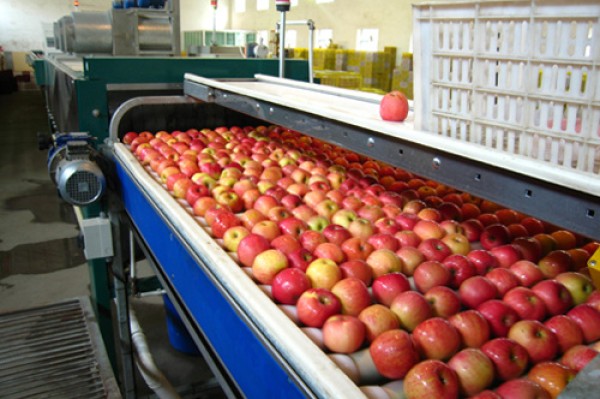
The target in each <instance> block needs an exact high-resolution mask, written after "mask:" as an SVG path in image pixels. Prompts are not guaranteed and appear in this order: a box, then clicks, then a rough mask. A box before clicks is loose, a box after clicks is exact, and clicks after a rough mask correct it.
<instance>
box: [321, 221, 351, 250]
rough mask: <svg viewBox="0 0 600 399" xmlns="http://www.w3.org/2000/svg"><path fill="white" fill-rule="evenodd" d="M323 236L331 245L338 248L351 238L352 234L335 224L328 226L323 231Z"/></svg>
mask: <svg viewBox="0 0 600 399" xmlns="http://www.w3.org/2000/svg"><path fill="white" fill-rule="evenodd" d="M322 234H323V236H325V238H326V239H327V241H329V242H330V243H332V244H335V245H337V246H338V247H339V246H341V245H342V244H343V242H344V241H346V240H347V239H349V238H351V237H352V234H350V232H349V231H348V229H346V228H345V227H342V226H340V225H337V224H330V225H328V226H327V227H325V228H324V229H323V232H322Z"/></svg>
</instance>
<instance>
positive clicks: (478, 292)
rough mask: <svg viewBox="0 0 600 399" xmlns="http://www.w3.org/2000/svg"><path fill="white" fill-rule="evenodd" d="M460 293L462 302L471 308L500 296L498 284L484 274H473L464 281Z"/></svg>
mask: <svg viewBox="0 0 600 399" xmlns="http://www.w3.org/2000/svg"><path fill="white" fill-rule="evenodd" d="M458 293H459V295H460V299H461V301H462V303H463V304H464V305H465V306H467V307H469V308H471V309H476V308H477V307H478V306H479V305H481V304H482V303H484V302H485V301H487V300H490V299H494V298H497V297H498V289H497V288H496V286H495V285H494V284H493V283H492V282H491V281H490V280H488V279H487V278H485V277H483V276H473V277H469V278H468V279H466V280H465V281H463V283H462V284H461V285H460V287H459V289H458Z"/></svg>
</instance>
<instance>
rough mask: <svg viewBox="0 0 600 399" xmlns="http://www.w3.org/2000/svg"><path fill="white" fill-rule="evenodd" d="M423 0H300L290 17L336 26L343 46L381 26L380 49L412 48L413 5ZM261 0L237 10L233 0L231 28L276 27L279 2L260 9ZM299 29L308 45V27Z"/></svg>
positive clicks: (350, 46)
mask: <svg viewBox="0 0 600 399" xmlns="http://www.w3.org/2000/svg"><path fill="white" fill-rule="evenodd" d="M422 1H423V0H393V1H390V0H335V1H334V2H332V3H323V4H316V1H315V0H298V5H297V6H292V8H291V10H290V11H289V12H288V13H287V16H286V18H287V19H288V20H305V19H312V20H313V21H314V22H315V27H316V29H332V30H333V42H334V43H335V44H337V45H339V46H341V47H342V48H346V49H354V48H356V32H357V30H358V29H371V28H377V29H379V40H378V50H383V47H384V46H394V47H397V48H398V51H399V52H401V51H408V50H409V43H410V37H411V33H412V23H411V20H412V9H411V4H413V3H419V2H422ZM256 2H257V0H246V11H245V12H243V13H239V12H236V11H235V9H234V6H233V3H234V1H233V0H231V28H232V29H243V30H260V29H267V28H268V29H273V30H274V29H275V26H276V23H277V22H278V21H279V18H280V14H279V13H278V12H277V11H276V10H275V2H274V1H269V10H266V11H256ZM289 29H296V30H297V43H298V47H308V30H307V28H306V27H301V26H298V27H289Z"/></svg>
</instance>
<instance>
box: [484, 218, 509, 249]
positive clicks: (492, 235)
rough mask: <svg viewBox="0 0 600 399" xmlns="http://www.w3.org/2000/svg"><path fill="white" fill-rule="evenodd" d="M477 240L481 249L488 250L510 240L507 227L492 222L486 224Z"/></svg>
mask: <svg viewBox="0 0 600 399" xmlns="http://www.w3.org/2000/svg"><path fill="white" fill-rule="evenodd" d="M479 242H480V243H481V246H482V247H483V249H487V250H490V249H492V248H495V247H499V246H501V245H505V244H508V243H509V242H510V233H509V231H508V228H507V227H506V226H504V225H503V224H500V223H494V224H490V225H488V226H486V227H485V228H484V229H483V232H482V233H481V236H480V237H479Z"/></svg>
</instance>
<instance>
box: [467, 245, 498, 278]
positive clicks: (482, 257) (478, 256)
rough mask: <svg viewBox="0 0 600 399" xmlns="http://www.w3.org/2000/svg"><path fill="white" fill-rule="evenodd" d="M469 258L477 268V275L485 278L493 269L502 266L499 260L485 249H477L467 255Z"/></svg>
mask: <svg viewBox="0 0 600 399" xmlns="http://www.w3.org/2000/svg"><path fill="white" fill-rule="evenodd" d="M467 258H469V260H470V261H471V262H472V263H473V266H475V270H477V274H479V275H481V276H483V275H485V274H486V273H487V272H489V271H490V270H492V269H495V268H497V267H499V266H500V264H499V263H498V259H496V257H495V256H494V255H492V253H491V252H489V251H486V250H485V249H475V250H473V251H471V252H469V253H468V254H467Z"/></svg>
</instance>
